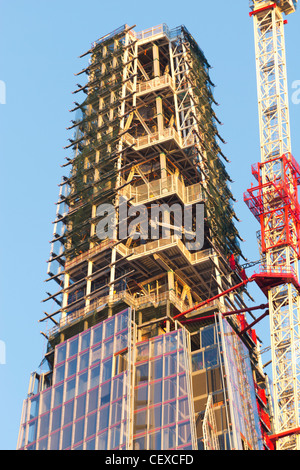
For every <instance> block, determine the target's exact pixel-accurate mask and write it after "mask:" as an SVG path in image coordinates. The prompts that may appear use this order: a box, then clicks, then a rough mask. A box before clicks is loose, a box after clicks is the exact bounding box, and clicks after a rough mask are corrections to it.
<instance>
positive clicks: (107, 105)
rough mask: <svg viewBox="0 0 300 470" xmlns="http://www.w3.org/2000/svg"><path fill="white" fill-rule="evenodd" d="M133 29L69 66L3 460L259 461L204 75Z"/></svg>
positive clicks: (189, 57) (244, 332) (250, 371)
mask: <svg viewBox="0 0 300 470" xmlns="http://www.w3.org/2000/svg"><path fill="white" fill-rule="evenodd" d="M134 28H135V26H133V27H129V26H128V25H124V26H122V27H120V28H118V29H117V30H115V31H113V32H112V33H110V34H107V35H106V36H104V37H102V38H101V39H99V40H98V41H96V42H95V43H93V44H92V47H91V49H90V50H89V51H88V52H87V53H86V54H83V55H82V56H81V57H84V56H87V55H90V58H89V63H88V65H87V67H86V68H84V69H83V70H82V71H81V72H79V73H78V74H77V75H78V76H81V77H83V76H85V75H87V76H88V80H87V84H84V85H82V84H78V87H77V89H76V91H74V94H75V95H77V94H78V95H79V96H81V95H83V99H82V100H80V99H78V101H80V103H79V102H75V107H74V109H73V110H72V111H74V112H75V117H74V119H73V121H72V125H71V126H70V129H73V132H74V136H73V138H72V139H70V144H69V145H68V146H67V148H68V149H69V150H70V151H71V152H72V153H71V155H70V156H69V157H67V159H66V160H67V162H66V163H65V164H64V167H66V168H70V171H69V175H68V176H67V177H65V178H63V180H62V182H61V184H60V196H59V201H58V204H57V216H56V220H55V221H54V235H53V239H52V244H51V247H52V248H51V254H50V259H49V264H48V266H49V268H48V278H47V280H46V281H47V283H48V284H49V285H53V288H52V289H53V291H52V292H54V293H49V294H47V295H48V297H47V298H46V299H45V302H46V301H49V302H52V304H53V303H54V304H55V305H56V309H54V310H55V311H53V309H52V311H51V313H50V311H49V312H48V313H47V312H45V313H44V317H43V318H42V319H41V320H40V321H41V323H43V322H45V321H47V324H49V322H51V324H52V328H51V329H50V330H48V331H46V332H44V335H45V336H46V337H47V352H46V355H45V359H44V363H45V364H46V365H47V369H46V372H43V373H38V372H34V373H33V374H32V375H31V379H30V384H29V390H28V396H27V398H26V400H25V401H24V406H23V413H22V419H21V426H20V433H19V440H18V446H17V447H18V449H30V450H32V449H37V450H41V449H48V450H56V449H60V450H65V449H74V450H75V449H77V450H78V449H84V450H90V449H95V450H108V449H121V450H122V449H124V450H142V449H152V450H169V449H176V450H181V451H186V450H197V449H199V450H213V449H217V450H218V449H220V450H223V449H224V450H233V449H237V450H239V449H253V450H262V449H271V448H272V446H273V444H272V440H271V439H270V438H269V437H268V435H269V434H270V433H272V406H271V400H270V392H269V383H268V378H267V376H266V374H265V373H264V371H263V366H262V363H261V359H260V340H259V338H257V336H256V333H255V330H254V329H253V328H252V325H251V322H253V320H254V322H253V323H255V317H254V314H253V310H254V309H263V308H264V307H266V306H264V305H261V306H258V307H255V308H253V307H252V308H251V307H248V306H247V303H246V301H247V300H248V298H250V295H249V293H248V292H247V282H248V278H247V276H246V274H245V270H244V269H243V262H246V261H247V260H245V259H244V258H243V254H242V251H241V248H240V243H239V241H240V237H239V233H238V230H237V228H236V227H235V224H234V219H236V220H237V217H236V215H235V212H234V209H233V202H234V198H233V196H232V194H231V192H230V190H229V186H228V181H230V177H229V175H228V173H227V171H226V167H225V163H224V162H226V161H227V158H226V157H225V155H224V154H223V153H222V150H221V148H220V145H221V144H220V142H222V137H221V136H220V135H219V133H218V123H219V121H218V118H217V116H216V114H215V111H214V105H216V104H217V103H216V102H215V101H214V97H213V83H212V82H211V79H210V76H209V69H210V66H209V64H208V62H207V60H206V58H205V56H204V53H203V52H202V50H201V49H200V48H199V46H198V45H197V43H196V42H195V40H194V39H193V37H192V36H191V34H190V33H189V32H188V30H187V29H186V27H184V26H180V27H177V28H175V29H169V28H168V27H167V26H166V25H159V26H157V27H153V28H150V29H148V30H144V31H141V32H136V31H135V29H134ZM153 213H154V214H155V216H154V217H153ZM138 214H139V215H138ZM243 260H244V261H243ZM48 290H51V288H49V289H48ZM249 319H250V321H249Z"/></svg>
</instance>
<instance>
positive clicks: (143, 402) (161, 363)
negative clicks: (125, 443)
mask: <svg viewBox="0 0 300 470" xmlns="http://www.w3.org/2000/svg"><path fill="white" fill-rule="evenodd" d="M188 351H189V348H188V342H187V332H186V330H184V329H182V330H175V331H173V332H171V333H167V334H164V335H161V336H156V337H154V338H152V339H150V340H149V341H144V342H142V343H138V344H137V346H136V363H135V374H136V377H135V388H134V420H133V421H134V429H133V449H135V450H143V449H150V450H151V449H156V450H161V449H163V450H167V449H181V450H188V449H193V448H195V438H194V420H193V416H194V409H193V403H192V399H191V374H190V356H189V352H188Z"/></svg>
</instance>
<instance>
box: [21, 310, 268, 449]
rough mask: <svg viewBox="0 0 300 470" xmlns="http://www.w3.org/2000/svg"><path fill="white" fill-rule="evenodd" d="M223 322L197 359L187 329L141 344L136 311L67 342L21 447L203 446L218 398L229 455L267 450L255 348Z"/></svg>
mask: <svg viewBox="0 0 300 470" xmlns="http://www.w3.org/2000/svg"><path fill="white" fill-rule="evenodd" d="M219 322H221V323H218V324H216V325H215V324H213V325H209V326H207V327H205V328H202V329H200V330H199V332H198V333H197V334H198V335H199V344H200V349H199V350H196V351H193V352H192V353H191V351H190V345H191V337H190V335H189V333H188V332H187V330H186V329H185V328H182V329H178V330H175V331H171V332H169V333H165V334H162V335H159V336H155V337H152V338H150V339H148V340H146V341H142V342H138V343H136V344H135V345H134V346H133V345H131V341H132V338H134V337H135V336H136V332H134V334H133V335H132V333H133V330H132V328H133V323H131V310H130V309H127V310H124V311H123V312H121V313H118V314H116V315H115V316H112V317H109V318H107V319H106V320H104V321H103V322H101V323H98V324H97V325H95V326H93V327H91V328H90V329H88V330H85V331H83V332H81V333H79V334H78V335H76V336H73V337H72V338H70V339H68V340H66V341H64V342H63V343H60V344H59V345H57V346H56V347H55V353H54V365H53V376H52V385H51V386H50V387H48V388H46V389H44V390H42V391H40V392H39V393H35V394H32V395H31V396H29V397H28V398H27V400H26V401H25V402H24V407H23V417H22V422H21V427H20V434H19V443H18V448H19V449H28V450H46V449H48V450H69V449H74V450H76V449H77V450H81V449H85V450H94V449H95V450H116V449H123V450H126V449H133V450H144V449H149V450H171V449H178V450H183V451H184V450H191V449H196V448H198V449H203V448H204V444H205V443H204V441H203V430H202V419H203V415H204V413H205V410H206V404H207V399H208V396H211V399H212V409H213V413H214V415H215V419H216V439H217V442H218V445H219V447H220V449H221V450H222V449H227V450H229V449H238V450H239V449H243V448H245V447H248V448H252V449H261V448H262V439H261V433H260V427H259V417H258V412H257V407H256V400H255V388H254V382H253V378H252V372H251V364H250V358H249V351H248V349H247V348H246V346H245V345H244V344H243V342H242V341H241V339H240V338H239V337H238V335H237V334H236V333H235V332H234V331H233V329H232V328H231V326H230V325H229V323H228V322H227V321H226V320H224V319H222V318H219ZM220 338H221V339H220ZM224 374H225V375H226V377H227V379H226V381H224ZM225 383H226V390H225V389H224V384H225ZM225 397H228V399H229V400H228V403H229V406H227V405H226V398H225ZM131 418H132V419H131ZM199 418H201V419H199ZM229 422H230V423H232V426H231V427H229V425H228V423H229ZM229 429H230V430H231V431H230V432H229V431H228V430H229Z"/></svg>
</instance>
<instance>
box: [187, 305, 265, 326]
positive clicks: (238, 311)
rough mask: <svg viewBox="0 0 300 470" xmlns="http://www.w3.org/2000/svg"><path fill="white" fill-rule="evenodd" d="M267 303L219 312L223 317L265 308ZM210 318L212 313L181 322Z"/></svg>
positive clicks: (212, 316)
mask: <svg viewBox="0 0 300 470" xmlns="http://www.w3.org/2000/svg"><path fill="white" fill-rule="evenodd" d="M267 307H268V304H261V305H258V306H256V307H248V308H241V309H240V310H232V311H230V312H224V313H222V312H221V315H222V316H223V317H227V316H229V315H237V314H239V313H244V312H249V311H252V310H262V309H263V308H267ZM211 318H214V315H207V316H206V317H197V318H188V319H187V320H183V321H182V322H181V323H182V324H183V325H185V324H186V323H192V322H196V321H201V320H210V319H211Z"/></svg>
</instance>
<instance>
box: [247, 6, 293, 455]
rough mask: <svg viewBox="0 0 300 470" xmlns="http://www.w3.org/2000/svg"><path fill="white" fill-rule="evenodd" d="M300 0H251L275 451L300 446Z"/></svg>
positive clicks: (251, 196)
mask: <svg viewBox="0 0 300 470" xmlns="http://www.w3.org/2000/svg"><path fill="white" fill-rule="evenodd" d="M297 2H298V0H276V1H266V0H251V1H250V5H251V12H250V16H251V17H252V18H253V20H254V35H255V51H256V69H257V87H258V108H259V126H260V145H261V161H260V163H257V164H255V165H253V166H252V174H253V175H254V177H255V178H256V179H257V181H258V184H257V185H256V186H255V187H253V186H252V187H251V188H250V189H249V190H248V191H247V192H246V193H245V194H244V200H245V202H246V204H247V205H248V207H249V208H250V210H251V211H252V213H253V214H254V215H255V217H256V218H257V219H258V221H259V223H260V237H259V238H260V254H261V265H260V273H259V276H258V277H257V279H256V280H257V282H258V284H259V286H260V287H261V288H262V290H263V292H264V293H265V294H266V295H267V297H268V304H269V317H270V334H271V352H272V376H273V386H274V431H275V434H274V435H273V436H271V437H272V440H273V441H274V442H276V450H300V434H299V433H300V423H299V411H300V403H299V400H300V359H299V358H300V355H299V344H300V341H299V339H300V336H299V324H300V318H299V317H300V285H299V272H298V260H299V246H300V244H299V240H300V236H299V235H300V230H299V229H300V206H299V203H298V185H299V183H300V166H299V165H298V163H297V162H296V160H295V159H294V157H293V156H292V152H291V137H290V122H289V104H288V86H287V73H286V57H285V37H284V27H285V24H287V20H286V19H285V15H289V14H291V13H294V12H295V11H296V8H297Z"/></svg>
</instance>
